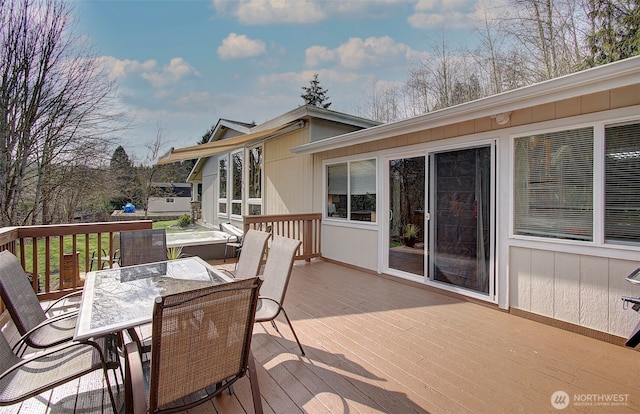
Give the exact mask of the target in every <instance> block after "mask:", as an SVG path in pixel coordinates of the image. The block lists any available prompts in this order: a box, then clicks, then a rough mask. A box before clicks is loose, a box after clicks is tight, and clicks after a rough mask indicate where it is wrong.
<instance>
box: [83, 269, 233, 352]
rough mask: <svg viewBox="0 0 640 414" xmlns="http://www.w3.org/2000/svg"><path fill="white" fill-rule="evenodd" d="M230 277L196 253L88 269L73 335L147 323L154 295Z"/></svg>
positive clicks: (177, 291) (149, 320) (97, 332)
mask: <svg viewBox="0 0 640 414" xmlns="http://www.w3.org/2000/svg"><path fill="white" fill-rule="evenodd" d="M231 280H232V279H231V278H230V277H229V276H227V275H225V274H224V273H222V272H221V271H220V270H217V269H215V268H214V267H213V266H211V265H209V264H208V263H207V262H205V261H204V260H202V259H201V258H199V257H188V258H184V259H177V260H168V261H163V262H156V263H147V264H142V265H136V266H126V267H120V268H113V269H104V270H98V271H95V272H88V273H87V275H86V278H85V284H84V288H83V290H82V299H81V302H80V309H79V313H78V321H77V325H76V330H75V335H74V339H75V340H83V339H88V338H91V337H95V336H100V335H104V334H108V333H112V332H120V331H123V330H127V329H129V328H133V327H135V326H139V325H144V324H147V323H150V322H151V321H152V317H153V304H154V301H155V298H156V297H158V296H163V295H168V294H172V293H179V292H184V291H187V290H192V289H198V288H202V287H206V286H211V284H220V283H227V282H230V281H231Z"/></svg>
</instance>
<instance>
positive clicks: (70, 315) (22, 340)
mask: <svg viewBox="0 0 640 414" xmlns="http://www.w3.org/2000/svg"><path fill="white" fill-rule="evenodd" d="M77 316H78V311H77V310H73V311H69V312H66V313H63V314H60V315H56V316H52V317H51V318H48V319H46V320H44V321H42V322H40V323H39V324H38V325H36V326H34V327H33V328H31V329H29V330H28V331H27V332H25V333H24V335H22V336H21V337H20V338H18V341H17V342H16V344H15V345H14V346H13V350H14V351H15V350H16V349H18V348H19V347H20V346H21V345H22V344H24V345H26V343H25V340H26V339H27V338H28V337H29V336H31V335H32V334H33V333H34V332H36V331H37V330H38V329H41V328H42V327H44V326H47V325H49V324H51V323H54V322H57V321H60V320H63V319H68V318H74V317H77ZM71 339H72V338H69V341H71Z"/></svg>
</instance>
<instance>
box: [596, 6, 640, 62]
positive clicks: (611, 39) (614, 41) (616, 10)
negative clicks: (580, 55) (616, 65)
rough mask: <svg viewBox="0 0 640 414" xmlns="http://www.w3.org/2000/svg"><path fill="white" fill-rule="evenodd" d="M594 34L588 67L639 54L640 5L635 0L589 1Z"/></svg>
mask: <svg viewBox="0 0 640 414" xmlns="http://www.w3.org/2000/svg"><path fill="white" fill-rule="evenodd" d="M589 6H590V10H589V18H590V19H591V24H592V33H591V35H589V36H588V37H587V41H588V43H589V47H590V49H591V56H589V57H588V58H587V61H586V62H585V63H586V65H587V66H597V65H602V64H605V63H611V62H615V61H617V60H621V59H626V58H628V57H631V56H636V55H638V54H639V53H640V4H638V2H637V1H636V0H590V1H589Z"/></svg>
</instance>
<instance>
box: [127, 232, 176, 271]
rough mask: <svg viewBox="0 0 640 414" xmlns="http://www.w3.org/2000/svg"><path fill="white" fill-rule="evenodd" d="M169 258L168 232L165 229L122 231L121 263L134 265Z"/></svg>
mask: <svg viewBox="0 0 640 414" xmlns="http://www.w3.org/2000/svg"><path fill="white" fill-rule="evenodd" d="M163 260H167V234H166V231H165V230H164V229H146V230H130V231H121V232H120V265H121V266H132V265H138V264H143V263H152V262H160V261H163Z"/></svg>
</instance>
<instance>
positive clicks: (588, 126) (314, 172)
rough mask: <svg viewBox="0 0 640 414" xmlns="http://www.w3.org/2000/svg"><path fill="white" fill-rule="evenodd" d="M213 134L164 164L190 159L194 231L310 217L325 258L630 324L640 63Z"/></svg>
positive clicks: (516, 305)
mask: <svg viewBox="0 0 640 414" xmlns="http://www.w3.org/2000/svg"><path fill="white" fill-rule="evenodd" d="M339 126H341V127H342V129H343V130H342V131H341V130H340V129H341V128H339ZM349 128H351V130H352V131H353V132H350V131H349V130H348V129H349ZM224 132H225V131H221V132H220V138H225V139H221V140H219V141H215V142H212V143H209V144H205V145H203V146H202V147H203V148H201V149H200V151H201V152H200V153H198V151H199V150H198V148H197V147H191V148H185V149H179V150H175V151H173V153H172V154H171V156H170V157H169V158H168V159H167V160H165V161H168V162H171V161H172V160H180V159H186V158H181V157H183V156H185V155H186V156H191V158H195V157H204V158H201V159H200V160H199V161H198V163H197V164H196V167H195V168H194V170H193V172H192V174H191V177H190V180H191V181H192V182H201V183H202V208H203V220H205V221H207V222H208V223H219V222H222V221H234V222H236V224H240V223H241V219H242V215H243V214H280V213H297V212H322V213H323V220H322V246H321V250H322V256H323V257H324V258H326V259H329V260H333V261H336V262H341V263H345V264H348V265H352V266H356V267H360V268H364V269H369V270H371V271H374V272H378V273H384V274H387V275H391V276H394V277H398V278H401V279H406V280H409V281H413V282H417V283H420V284H424V285H428V286H431V287H435V288H438V289H442V290H445V291H450V292H454V293H457V294H461V295H465V296H468V297H471V298H475V299H477V300H481V301H485V302H487V303H489V304H495V306H497V307H500V308H502V309H508V310H509V311H510V312H512V313H515V314H519V315H522V316H526V317H531V318H533V319H537V320H540V321H544V322H548V323H551V324H554V325H557V326H561V327H564V328H567V329H571V330H575V331H579V332H586V333H590V334H592V335H593V336H596V337H602V338H607V337H610V336H611V335H613V336H622V337H625V336H627V334H629V333H630V332H631V330H632V328H633V327H634V326H635V324H636V323H637V322H638V319H639V317H638V314H637V313H636V312H633V311H625V310H623V308H622V302H621V300H620V297H621V296H623V295H626V296H638V295H640V289H638V287H637V286H633V285H631V284H630V283H628V282H627V281H625V276H626V275H627V274H629V273H630V272H631V271H632V270H634V269H635V268H636V267H640V57H636V58H632V59H627V60H624V61H619V62H616V63H612V64H609V65H603V66H600V67H597V68H594V69H590V70H585V71H582V72H578V73H575V74H572V75H568V76H564V77H561V78H558V79H554V80H550V81H546V82H542V83H539V84H536V85H532V86H529V87H525V88H521V89H517V90H513V91H509V92H505V93H502V94H499V95H495V96H491V97H487V98H483V99H479V100H476V101H473V102H469V103H465V104H461V105H457V106H454V107H451V108H446V109H443V110H439V111H435V112H431V113H428V114H425V115H422V116H418V117H414V118H410V119H406V120H402V121H398V122H394V123H389V124H384V125H378V126H373V123H371V122H366V121H364V120H361V119H359V118H354V117H350V116H348V115H345V114H339V113H335V112H332V111H327V110H323V109H319V108H315V107H301V108H298V109H296V110H294V111H291V112H289V113H287V114H285V115H283V116H281V117H278V118H276V119H275V120H272V121H269V122H267V123H265V124H262V125H259V126H257V127H253V128H250V131H242V130H239V129H236V130H235V131H233V132H234V135H237V136H236V137H233V138H226V134H225V133H224ZM238 134H245V135H238ZM207 146H208V147H207ZM207 151H208V152H207ZM197 154H200V155H197ZM194 155H195V156H194ZM260 165H261V166H262V168H260ZM409 229H412V230H413V234H410V233H411V232H409V231H408V230H409Z"/></svg>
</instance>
